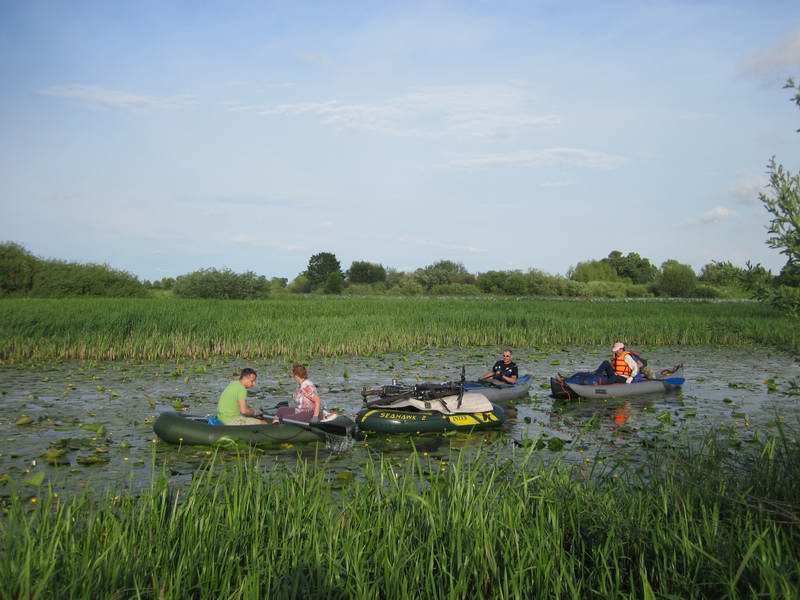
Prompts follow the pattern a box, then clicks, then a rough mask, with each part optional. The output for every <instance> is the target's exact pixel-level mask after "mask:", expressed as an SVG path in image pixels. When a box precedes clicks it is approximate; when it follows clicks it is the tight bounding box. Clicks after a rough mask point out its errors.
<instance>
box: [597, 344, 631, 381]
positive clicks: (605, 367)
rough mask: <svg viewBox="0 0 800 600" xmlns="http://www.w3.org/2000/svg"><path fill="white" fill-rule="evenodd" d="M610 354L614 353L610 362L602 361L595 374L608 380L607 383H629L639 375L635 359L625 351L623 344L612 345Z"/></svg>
mask: <svg viewBox="0 0 800 600" xmlns="http://www.w3.org/2000/svg"><path fill="white" fill-rule="evenodd" d="M611 352H613V353H614V356H613V357H612V359H611V362H609V361H607V360H604V361H603V363H602V364H601V365H600V366H599V367H597V370H596V371H595V373H597V374H598V375H602V376H603V377H605V378H606V379H608V382H609V383H631V382H632V381H633V378H634V377H636V375H638V374H639V365H638V364H637V362H636V359H635V358H633V356H632V355H631V353H630V352H627V351H626V350H625V344H623V343H622V342H617V343H616V344H614V346H613V347H612V348H611Z"/></svg>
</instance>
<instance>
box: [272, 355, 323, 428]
mask: <svg viewBox="0 0 800 600" xmlns="http://www.w3.org/2000/svg"><path fill="white" fill-rule="evenodd" d="M292 377H293V378H294V380H295V381H296V382H297V385H298V386H299V387H298V388H297V391H296V392H295V394H294V402H295V406H294V407H291V406H283V407H281V408H279V409H278V412H277V414H276V415H275V416H276V417H277V418H278V420H283V419H285V418H288V419H292V420H295V421H306V422H307V423H317V422H318V421H319V420H320V417H322V416H323V411H322V400H321V399H320V397H319V393H317V386H315V385H314V382H312V381H311V380H310V379H309V378H308V370H307V369H306V368H305V367H304V366H303V365H294V366H292Z"/></svg>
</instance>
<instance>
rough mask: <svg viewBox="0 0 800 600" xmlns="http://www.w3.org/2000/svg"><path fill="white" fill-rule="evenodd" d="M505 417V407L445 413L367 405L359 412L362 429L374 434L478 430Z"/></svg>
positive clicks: (358, 418) (498, 423) (357, 422)
mask: <svg viewBox="0 0 800 600" xmlns="http://www.w3.org/2000/svg"><path fill="white" fill-rule="evenodd" d="M505 420H506V415H505V412H504V411H503V409H502V408H501V407H499V406H497V405H496V404H492V410H490V411H484V412H474V413H457V414H445V413H442V412H439V411H432V410H428V411H416V410H398V409H392V408H391V407H374V408H365V409H364V410H362V411H361V412H360V413H358V415H356V424H357V425H358V428H359V430H361V431H367V432H374V433H432V432H442V431H478V430H483V429H494V428H496V427H500V426H501V425H502V424H503V422H504V421H505Z"/></svg>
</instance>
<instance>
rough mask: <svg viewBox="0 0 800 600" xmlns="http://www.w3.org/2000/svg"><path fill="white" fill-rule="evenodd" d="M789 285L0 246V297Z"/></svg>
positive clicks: (616, 267) (573, 291) (627, 265)
mask: <svg viewBox="0 0 800 600" xmlns="http://www.w3.org/2000/svg"><path fill="white" fill-rule="evenodd" d="M781 278H783V279H785V280H787V281H782V283H788V284H789V285H797V283H798V282H794V281H788V279H794V278H790V277H788V274H785V273H782V274H781V275H780V276H779V277H778V278H773V276H772V274H771V273H770V272H769V271H768V270H766V269H764V268H763V267H761V266H760V265H756V266H755V267H753V266H750V265H747V268H743V267H739V266H736V265H734V264H732V263H730V262H728V261H719V262H718V261H712V262H710V263H708V264H706V265H705V266H704V267H703V268H702V269H701V271H700V273H699V275H698V274H697V273H695V272H694V270H693V269H692V267H691V266H689V265H686V264H682V263H680V262H678V261H676V260H667V261H665V262H664V263H662V264H661V266H660V267H657V266H655V265H654V264H652V263H651V262H650V260H649V259H647V258H643V257H641V256H639V254H637V253H635V252H630V253H628V254H627V255H623V254H622V253H621V252H619V251H617V250H614V251H612V252H611V253H610V254H609V255H608V256H607V257H606V258H602V259H599V260H587V261H584V262H579V263H578V264H577V265H575V266H574V267H572V268H570V269H569V271H568V272H567V275H566V276H561V275H551V274H549V273H545V272H544V271H541V270H539V269H534V268H531V269H529V270H527V271H520V270H512V271H500V270H497V271H486V272H484V273H477V274H473V273H470V272H468V271H467V270H466V268H465V267H464V265H463V264H461V263H458V262H454V261H450V260H440V261H438V262H435V263H433V264H430V265H428V266H425V267H422V268H419V269H416V270H415V271H413V272H403V271H398V270H395V269H392V268H389V267H385V266H384V265H381V264H377V263H373V262H369V261H353V262H352V264H351V265H350V268H349V269H347V270H343V269H342V267H341V264H340V262H339V260H338V259H337V258H336V256H335V255H334V254H332V253H330V252H321V253H318V254H315V255H313V256H312V257H311V258H310V259H309V261H308V267H307V269H306V270H305V271H303V272H302V273H300V274H298V275H297V277H295V278H294V279H293V280H292V281H289V280H288V278H285V277H273V278H267V277H264V276H262V275H257V274H256V273H254V272H252V271H247V272H245V273H236V272H234V271H232V270H230V269H213V268H210V269H201V270H198V271H194V272H192V273H187V274H186V275H181V276H178V277H175V278H172V277H165V278H163V279H160V280H157V281H153V282H150V281H147V280H144V281H143V280H140V279H139V278H138V277H136V276H135V275H133V274H131V273H128V272H126V271H122V270H118V269H114V268H112V267H110V266H109V265H106V264H93V263H76V262H67V261H62V260H56V259H42V258H39V257H37V256H34V255H33V254H32V253H31V252H29V251H28V250H26V249H25V248H24V247H23V246H22V245H20V244H16V243H14V242H4V243H0V296H32V297H69V296H108V297H148V296H166V295H174V296H177V297H181V298H219V299H259V298H268V297H270V296H278V295H280V296H282V295H286V294H330V295H338V294H350V295H382V294H384V295H405V296H416V295H433V296H476V295H481V294H490V295H500V296H548V297H557V296H562V297H577V298H580V297H586V298H625V297H627V298H644V297H682V298H746V297H749V295H748V292H747V289H749V287H751V286H752V283H753V282H754V281H760V282H764V283H766V282H770V281H772V280H773V279H781Z"/></svg>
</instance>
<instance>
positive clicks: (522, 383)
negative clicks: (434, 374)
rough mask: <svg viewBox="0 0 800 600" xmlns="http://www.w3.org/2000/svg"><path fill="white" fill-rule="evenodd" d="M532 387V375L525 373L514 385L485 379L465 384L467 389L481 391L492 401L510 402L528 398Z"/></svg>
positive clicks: (468, 390)
mask: <svg viewBox="0 0 800 600" xmlns="http://www.w3.org/2000/svg"><path fill="white" fill-rule="evenodd" d="M530 388H531V376H530V375H523V376H522V377H520V378H519V380H518V381H517V383H515V384H513V385H509V384H502V383H494V382H484V381H467V382H466V383H465V384H464V390H465V391H467V392H478V393H481V394H483V395H484V396H486V398H487V399H488V400H489V401H490V402H510V401H512V400H519V399H520V398H527V397H528V391H529V390H530Z"/></svg>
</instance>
